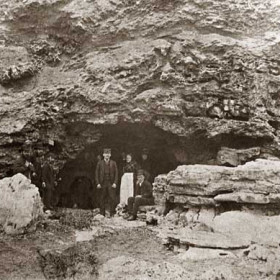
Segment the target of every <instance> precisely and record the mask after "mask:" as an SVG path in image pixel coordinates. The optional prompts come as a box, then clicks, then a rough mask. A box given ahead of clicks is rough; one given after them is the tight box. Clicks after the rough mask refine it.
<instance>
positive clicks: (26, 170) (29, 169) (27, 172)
mask: <svg viewBox="0 0 280 280" xmlns="http://www.w3.org/2000/svg"><path fill="white" fill-rule="evenodd" d="M33 172H34V166H33V164H32V162H31V152H30V147H29V143H28V142H27V141H26V142H25V144H24V145H23V147H22V149H21V150H20V155H19V156H18V157H17V159H16V161H15V164H14V167H13V173H14V174H17V173H21V174H23V175H24V176H26V177H27V178H28V179H31V177H32V173H33Z"/></svg>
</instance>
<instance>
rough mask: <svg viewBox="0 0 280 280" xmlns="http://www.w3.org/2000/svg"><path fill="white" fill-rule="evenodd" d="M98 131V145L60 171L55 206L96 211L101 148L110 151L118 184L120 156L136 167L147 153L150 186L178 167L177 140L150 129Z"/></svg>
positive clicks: (126, 127) (114, 127)
mask: <svg viewBox="0 0 280 280" xmlns="http://www.w3.org/2000/svg"><path fill="white" fill-rule="evenodd" d="M99 130H100V132H101V137H100V139H99V141H98V142H95V143H93V144H89V145H87V146H85V148H84V150H83V151H82V152H81V153H80V154H79V155H78V156H77V158H76V159H74V160H70V161H68V162H67V163H66V164H65V166H64V167H63V169H62V170H61V171H60V174H59V177H60V178H61V181H60V183H59V185H58V194H57V196H58V203H57V206H60V207H77V208H83V209H91V208H95V207H97V203H98V197H96V183H95V168H96V165H97V162H98V156H102V153H103V148H106V147H109V148H111V150H112V157H111V158H112V159H113V160H115V161H116V162H117V166H118V169H119V183H120V179H121V176H122V173H123V172H122V169H123V166H124V160H123V154H124V153H132V155H133V158H134V159H135V160H136V161H137V162H138V163H140V160H141V154H142V150H143V148H147V149H148V160H149V161H150V164H151V170H152V172H151V178H150V181H151V182H153V180H154V178H155V177H156V176H157V175H158V174H163V173H168V172H169V171H170V170H173V169H175V168H176V167H177V166H178V165H179V164H180V163H181V162H179V161H178V159H177V158H176V156H175V154H174V152H173V151H174V149H177V150H178V147H179V146H180V145H181V146H182V144H181V143H180V138H179V137H178V136H176V135H173V134H170V133H167V132H164V131H162V130H160V129H158V128H156V127H154V126H151V125H143V124H141V125H140V124H139V125H137V124H123V125H121V124H119V125H104V126H100V127H99ZM119 185H120V184H118V193H119Z"/></svg>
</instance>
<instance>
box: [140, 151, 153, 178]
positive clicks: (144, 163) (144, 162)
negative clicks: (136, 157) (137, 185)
mask: <svg viewBox="0 0 280 280" xmlns="http://www.w3.org/2000/svg"><path fill="white" fill-rule="evenodd" d="M139 165H140V168H141V169H142V170H143V171H144V174H145V179H146V180H147V181H150V180H152V179H153V178H152V176H151V173H152V164H151V161H150V159H149V152H148V149H147V148H144V149H143V150H142V154H141V159H140V162H139Z"/></svg>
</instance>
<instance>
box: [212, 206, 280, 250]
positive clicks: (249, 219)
mask: <svg viewBox="0 0 280 280" xmlns="http://www.w3.org/2000/svg"><path fill="white" fill-rule="evenodd" d="M279 221H280V216H271V217H269V216H264V215H262V214H254V213H249V212H244V211H229V212H225V213H222V214H220V215H218V216H216V217H215V218H214V219H213V221H211V222H210V223H209V224H207V225H208V226H210V227H212V228H213V230H214V232H217V233H218V232H219V233H222V234H226V235H231V236H232V237H233V238H237V239H239V238H241V239H243V240H247V242H255V243H258V244H264V245H268V246H274V247H278V243H279V242H278V241H279V239H280V228H279V227H280V226H279V224H280V222H279Z"/></svg>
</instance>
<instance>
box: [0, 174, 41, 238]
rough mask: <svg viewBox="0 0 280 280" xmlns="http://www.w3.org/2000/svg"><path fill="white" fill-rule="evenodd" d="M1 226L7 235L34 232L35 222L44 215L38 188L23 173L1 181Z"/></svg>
mask: <svg viewBox="0 0 280 280" xmlns="http://www.w3.org/2000/svg"><path fill="white" fill-rule="evenodd" d="M0 201H1V204H0V225H2V226H3V229H4V231H5V232H6V233H7V234H21V233H25V232H27V231H29V230H34V227H32V225H34V222H35V221H36V220H37V219H38V218H39V217H40V216H42V215H43V204H42V202H41V198H40V194H39V190H38V188H37V187H36V186H35V185H33V184H31V181H30V180H29V179H27V178H26V177H25V176H24V175H22V174H21V173H18V174H16V175H14V176H13V177H9V178H4V179H2V180H0Z"/></svg>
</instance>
